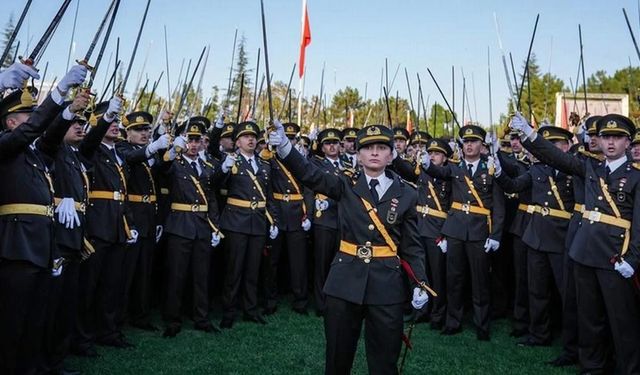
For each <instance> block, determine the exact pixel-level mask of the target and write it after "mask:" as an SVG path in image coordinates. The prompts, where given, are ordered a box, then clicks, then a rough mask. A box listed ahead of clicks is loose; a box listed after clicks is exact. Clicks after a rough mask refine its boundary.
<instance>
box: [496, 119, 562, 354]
mask: <svg viewBox="0 0 640 375" xmlns="http://www.w3.org/2000/svg"><path fill="white" fill-rule="evenodd" d="M539 131H540V134H542V136H543V137H544V138H545V139H546V140H548V141H550V142H553V143H554V145H556V147H558V148H559V149H561V150H562V151H563V152H568V151H569V147H570V142H571V139H572V138H573V133H571V132H570V131H568V130H565V129H563V128H560V127H555V126H544V127H540V129H539ZM498 160H499V159H498ZM496 176H497V179H496V180H497V182H498V184H499V185H500V186H502V187H503V189H504V190H505V192H507V193H517V192H520V191H524V190H530V191H531V193H532V197H531V204H529V205H527V207H526V212H527V213H529V214H530V220H529V222H528V224H527V226H526V228H525V230H524V233H523V234H522V241H523V242H524V244H525V245H526V246H527V264H528V269H527V274H528V275H529V281H528V289H529V311H530V319H531V323H530V325H529V335H528V337H526V338H525V339H524V340H522V341H520V342H519V343H518V345H522V346H540V345H543V346H547V345H549V344H550V343H551V318H550V313H551V310H553V309H552V306H551V296H552V294H553V293H552V292H553V291H554V290H555V291H556V292H557V293H558V294H560V295H561V296H562V294H563V293H562V290H563V281H564V276H563V270H564V253H565V246H564V238H565V236H566V235H567V228H568V226H569V220H570V219H571V214H572V211H573V206H574V200H573V178H572V176H571V175H567V174H565V173H563V172H557V171H556V170H555V169H554V168H553V167H551V166H548V165H546V164H544V163H539V162H538V163H534V164H533V165H532V166H531V168H530V169H529V170H528V171H527V173H524V174H522V175H520V176H518V177H515V178H511V177H510V176H508V174H506V173H502V168H501V166H500V162H499V161H498V162H497V163H496Z"/></svg>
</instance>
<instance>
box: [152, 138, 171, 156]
mask: <svg viewBox="0 0 640 375" xmlns="http://www.w3.org/2000/svg"><path fill="white" fill-rule="evenodd" d="M169 143H171V136H170V135H169V134H165V135H162V136H160V137H159V138H158V139H156V140H155V141H153V142H151V144H149V146H147V156H151V155H153V154H155V153H156V152H158V151H159V150H165V149H167V148H169Z"/></svg>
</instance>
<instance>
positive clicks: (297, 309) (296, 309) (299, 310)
mask: <svg viewBox="0 0 640 375" xmlns="http://www.w3.org/2000/svg"><path fill="white" fill-rule="evenodd" d="M293 312H294V313H296V314H298V315H303V316H308V315H309V313H308V312H307V309H305V308H304V307H294V308H293Z"/></svg>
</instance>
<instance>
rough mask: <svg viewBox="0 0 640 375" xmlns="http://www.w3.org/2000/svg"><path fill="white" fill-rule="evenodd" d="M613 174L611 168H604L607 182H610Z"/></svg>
mask: <svg viewBox="0 0 640 375" xmlns="http://www.w3.org/2000/svg"><path fill="white" fill-rule="evenodd" d="M610 174H611V168H609V166H608V165H607V166H606V167H605V168H604V179H605V181H607V182H609V175H610Z"/></svg>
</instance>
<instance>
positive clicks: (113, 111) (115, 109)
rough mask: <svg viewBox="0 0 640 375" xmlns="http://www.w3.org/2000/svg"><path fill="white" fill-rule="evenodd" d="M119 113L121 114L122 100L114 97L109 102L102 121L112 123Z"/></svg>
mask: <svg viewBox="0 0 640 375" xmlns="http://www.w3.org/2000/svg"><path fill="white" fill-rule="evenodd" d="M120 113H122V98H120V97H119V96H114V97H113V98H111V99H110V100H109V107H108V108H107V111H106V112H105V113H104V119H105V121H106V122H113V121H114V120H115V119H116V117H118V115H119V114H120Z"/></svg>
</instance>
